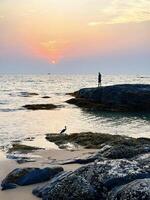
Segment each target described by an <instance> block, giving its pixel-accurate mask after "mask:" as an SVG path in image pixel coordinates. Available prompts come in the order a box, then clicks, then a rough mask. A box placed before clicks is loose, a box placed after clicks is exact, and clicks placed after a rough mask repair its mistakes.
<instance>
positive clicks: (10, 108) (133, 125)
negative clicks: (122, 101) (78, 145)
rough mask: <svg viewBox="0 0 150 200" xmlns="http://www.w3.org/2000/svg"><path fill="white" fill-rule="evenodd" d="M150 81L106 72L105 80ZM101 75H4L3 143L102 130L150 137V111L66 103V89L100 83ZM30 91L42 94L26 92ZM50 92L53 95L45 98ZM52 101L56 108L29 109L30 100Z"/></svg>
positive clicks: (0, 94)
mask: <svg viewBox="0 0 150 200" xmlns="http://www.w3.org/2000/svg"><path fill="white" fill-rule="evenodd" d="M125 83H143V84H150V76H141V75H135V76H131V75H130V76H129V75H128V76H125V75H103V77H102V84H103V85H104V86H106V85H114V84H125ZM96 86H97V75H96V74H95V75H52V74H48V75H0V147H2V146H5V145H8V144H9V143H11V142H12V141H15V140H23V139H24V138H27V137H35V136H44V135H45V134H47V133H59V132H60V131H61V130H62V129H63V128H64V126H65V125H66V126H67V134H72V133H80V132H86V131H91V132H99V133H109V134H118V135H126V136H131V137H135V138H137V137H147V138H150V114H148V113H117V112H115V113H114V112H103V111H99V112H96V111H95V112H94V111H86V110H83V109H81V108H79V107H77V106H75V105H70V104H67V103H66V100H68V99H70V98H72V97H71V96H69V95H66V93H69V92H74V91H77V90H79V89H80V88H85V87H96ZM28 93H37V94H38V95H33V96H32V95H31V96H29V97H27V96H26V94H28ZM44 96H49V97H50V98H47V99H46V98H42V97H44ZM40 103H42V104H47V103H52V104H55V105H58V106H59V107H58V108H57V109H55V110H38V111H32V110H26V109H24V108H23V107H22V106H24V105H26V104H40Z"/></svg>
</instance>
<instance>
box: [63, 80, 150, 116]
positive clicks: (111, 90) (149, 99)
mask: <svg viewBox="0 0 150 200" xmlns="http://www.w3.org/2000/svg"><path fill="white" fill-rule="evenodd" d="M67 102H68V103H71V104H75V105H78V106H80V107H86V108H92V109H96V110H97V109H99V110H108V111H135V112H138V111H146V112H150V85H148V84H147V85H146V84H122V85H112V86H103V87H97V88H83V89H81V90H79V91H78V92H76V98H74V99H71V100H68V101H67Z"/></svg>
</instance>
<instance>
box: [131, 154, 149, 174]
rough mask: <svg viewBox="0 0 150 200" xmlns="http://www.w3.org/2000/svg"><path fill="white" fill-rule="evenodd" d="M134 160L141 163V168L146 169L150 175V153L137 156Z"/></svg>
mask: <svg viewBox="0 0 150 200" xmlns="http://www.w3.org/2000/svg"><path fill="white" fill-rule="evenodd" d="M133 159H134V160H135V161H137V162H138V163H139V165H140V166H141V168H143V169H146V170H147V171H149V173H150V153H147V154H142V155H139V156H136V157H134V158H133Z"/></svg>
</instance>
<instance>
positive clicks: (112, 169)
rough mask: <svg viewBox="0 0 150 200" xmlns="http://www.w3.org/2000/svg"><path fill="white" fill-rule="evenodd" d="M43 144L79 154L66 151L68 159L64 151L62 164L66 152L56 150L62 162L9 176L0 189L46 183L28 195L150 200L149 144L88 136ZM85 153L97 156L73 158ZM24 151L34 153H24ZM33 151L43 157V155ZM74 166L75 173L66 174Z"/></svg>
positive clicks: (48, 199)
mask: <svg viewBox="0 0 150 200" xmlns="http://www.w3.org/2000/svg"><path fill="white" fill-rule="evenodd" d="M46 139H47V140H48V141H50V142H54V143H55V144H57V145H58V146H59V147H60V148H61V147H62V145H63V148H64V146H65V145H66V144H67V143H71V144H73V145H74V146H76V148H77V149H76V150H74V151H72V152H71V151H70V158H69V159H68V158H67V151H66V153H63V155H64V158H62V156H61V151H64V150H58V151H59V152H58V154H59V155H60V158H61V159H62V160H59V161H58V160H53V162H51V164H48V165H47V167H44V168H43V167H40V168H39V167H28V165H27V167H21V168H16V169H14V170H12V172H10V173H9V174H8V175H7V176H6V177H5V178H4V179H3V181H2V183H1V187H2V189H3V190H6V189H13V188H16V187H17V186H24V185H31V184H35V183H40V182H45V181H46V183H45V184H44V185H43V184H42V185H39V186H37V187H36V186H33V191H32V193H33V195H35V196H37V197H40V198H42V199H43V200H60V199H63V200H84V199H85V200H87V199H88V200H99V199H102V200H141V199H143V200H149V199H150V139H147V138H137V139H135V138H131V137H126V136H119V135H115V136H113V135H109V134H102V133H92V132H87V133H74V134H71V135H58V134H47V135H46ZM19 148H20V149H21V148H23V149H25V150H26V149H27V147H24V146H23V147H22V146H21V145H20V146H17V148H16V149H17V151H18V150H19ZM83 148H86V149H95V153H94V152H93V153H92V154H91V155H89V154H84V155H83V156H81V155H80V156H79V157H77V156H75V157H74V158H71V157H72V156H71V155H73V154H74V155H75V154H76V152H78V151H80V150H81V149H83ZM16 149H15V148H14V149H11V151H13V150H14V151H15V150H16ZM27 150H28V151H29V150H31V151H32V150H33V149H32V148H29V147H28V149H27ZM37 151H43V155H44V154H46V151H44V150H37ZM55 152H56V151H54V154H56V153H55ZM68 152H69V151H68ZM48 155H50V151H49V153H48ZM48 157H49V156H48ZM51 159H52V158H51V157H49V160H51ZM74 164H76V165H78V167H76V168H72V170H69V168H67V166H70V165H74ZM34 166H36V163H34ZM14 190H16V189H14Z"/></svg>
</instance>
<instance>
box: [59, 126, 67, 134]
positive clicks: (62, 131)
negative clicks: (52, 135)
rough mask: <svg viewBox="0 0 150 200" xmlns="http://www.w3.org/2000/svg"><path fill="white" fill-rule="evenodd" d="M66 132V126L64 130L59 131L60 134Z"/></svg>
mask: <svg viewBox="0 0 150 200" xmlns="http://www.w3.org/2000/svg"><path fill="white" fill-rule="evenodd" d="M66 130H67V126H65V128H64V129H62V130H61V131H60V134H63V133H65V131H66Z"/></svg>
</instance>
